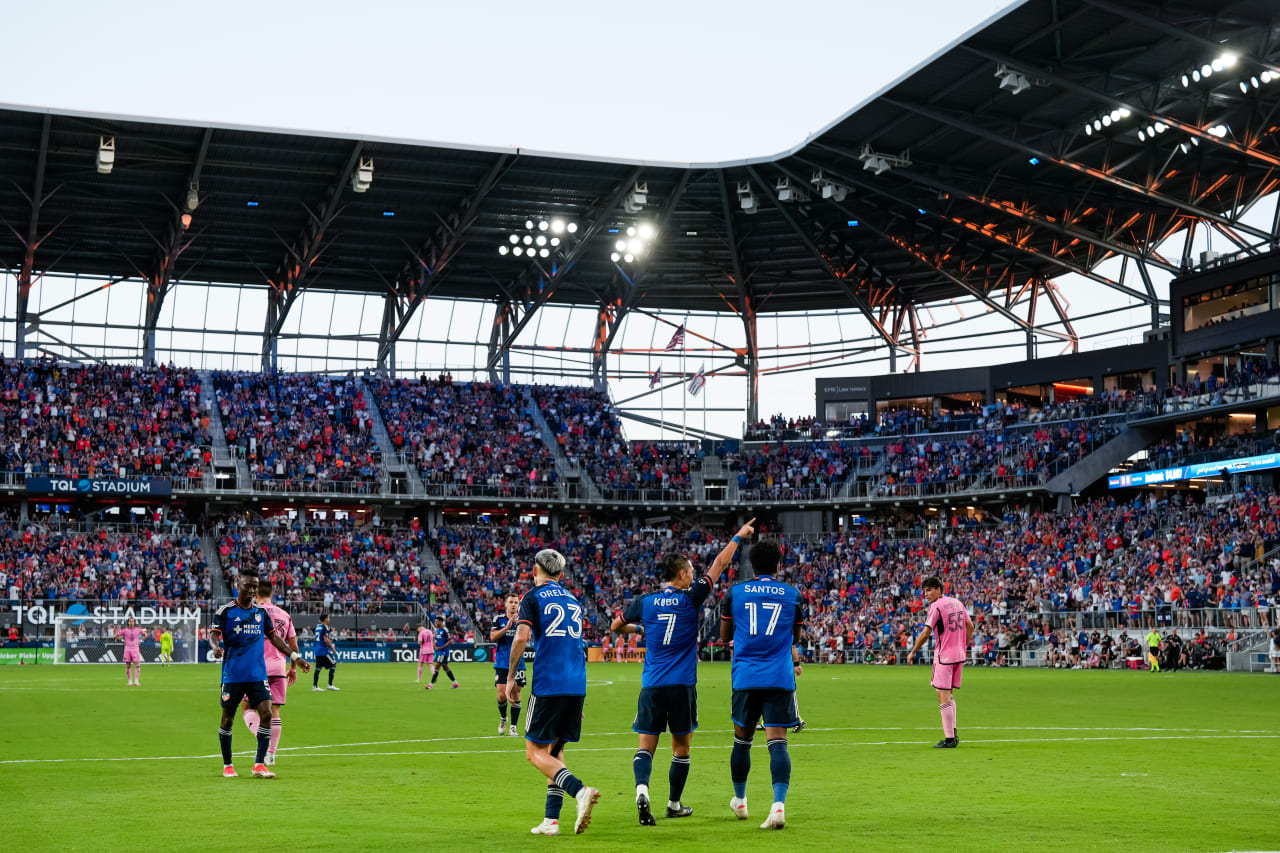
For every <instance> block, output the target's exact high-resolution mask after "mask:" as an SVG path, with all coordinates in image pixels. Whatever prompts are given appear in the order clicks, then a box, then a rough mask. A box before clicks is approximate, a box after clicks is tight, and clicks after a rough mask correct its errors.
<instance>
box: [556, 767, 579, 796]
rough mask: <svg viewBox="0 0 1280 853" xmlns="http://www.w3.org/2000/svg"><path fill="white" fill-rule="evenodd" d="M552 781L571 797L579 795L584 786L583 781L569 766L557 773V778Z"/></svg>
mask: <svg viewBox="0 0 1280 853" xmlns="http://www.w3.org/2000/svg"><path fill="white" fill-rule="evenodd" d="M552 781H553V783H554V784H555V785H556V786H557V787H559V788H561V789H563V790H564V792H565V793H566V794H568V795H569V796H571V797H576V796H578V792H579V791H581V790H582V788H583V785H582V782H580V781H579V780H578V777H577V776H574V775H573V774H572V773H570V772H569V768H567V767H566V768H564V769H563V770H561V771H560V772H559V773H557V774H556V778H555V779H554V780H552Z"/></svg>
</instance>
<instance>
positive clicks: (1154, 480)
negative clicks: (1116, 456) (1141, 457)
mask: <svg viewBox="0 0 1280 853" xmlns="http://www.w3.org/2000/svg"><path fill="white" fill-rule="evenodd" d="M1269 468H1280V453H1267V454H1264V455H1262V456H1245V457H1243V458H1241V459H1223V460H1221V461H1218V462H1200V463H1197V464H1195V465H1183V466H1182V467H1180V468H1161V469H1160V470H1159V471H1139V472H1137V473H1135V474H1121V475H1119V476H1117V477H1108V478H1107V488H1108V489H1127V488H1132V487H1134V486H1154V485H1156V484H1158V483H1173V482H1176V481H1178V480H1194V479H1197V478H1198V477H1215V476H1217V475H1219V474H1222V473H1224V472H1225V473H1227V474H1246V473H1248V472H1250V471H1265V470H1267V469H1269Z"/></svg>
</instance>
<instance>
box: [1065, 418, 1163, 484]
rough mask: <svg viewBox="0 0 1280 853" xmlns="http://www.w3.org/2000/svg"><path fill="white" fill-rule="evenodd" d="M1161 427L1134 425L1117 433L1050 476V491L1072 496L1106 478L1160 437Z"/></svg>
mask: <svg viewBox="0 0 1280 853" xmlns="http://www.w3.org/2000/svg"><path fill="white" fill-rule="evenodd" d="M1160 432H1161V430H1160V428H1159V427H1154V426H1131V427H1130V428H1129V429H1126V430H1124V431H1123V432H1121V433H1120V434H1119V435H1118V436H1116V437H1115V438H1113V439H1111V440H1110V441H1108V442H1107V443H1106V444H1104V445H1102V446H1101V447H1099V448H1098V449H1097V450H1095V451H1093V452H1092V453H1090V454H1089V455H1088V456H1086V457H1084V458H1083V459H1081V460H1080V461H1079V462H1077V463H1076V464H1074V465H1072V466H1071V467H1069V468H1067V469H1066V470H1065V471H1063V472H1062V473H1060V474H1058V475H1056V476H1054V477H1051V478H1050V479H1049V482H1048V483H1046V484H1045V488H1047V489H1048V490H1049V492H1050V493H1053V494H1060V495H1070V494H1072V493H1073V492H1078V491H1080V490H1081V489H1083V488H1084V487H1086V486H1088V485H1090V484H1091V483H1094V482H1095V481H1097V480H1099V479H1101V478H1102V477H1105V476H1106V475H1107V472H1108V471H1110V470H1111V469H1112V468H1114V467H1116V466H1117V465H1119V464H1120V463H1121V462H1123V461H1125V460H1126V459H1128V458H1129V457H1130V456H1132V455H1133V454H1135V453H1137V452H1138V451H1139V450H1142V449H1143V448H1145V447H1148V446H1149V445H1150V444H1151V443H1152V442H1153V441H1155V440H1156V439H1157V438H1158V437H1159V436H1160Z"/></svg>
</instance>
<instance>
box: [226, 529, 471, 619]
mask: <svg viewBox="0 0 1280 853" xmlns="http://www.w3.org/2000/svg"><path fill="white" fill-rule="evenodd" d="M375 522H376V523H371V524H368V525H365V526H363V527H356V526H355V525H354V524H353V523H350V522H329V523H328V524H327V525H326V526H321V527H317V526H303V525H302V524H301V523H299V522H297V521H290V520H289V519H286V518H281V517H277V518H273V519H264V520H255V521H250V520H246V519H234V520H230V521H227V522H220V523H219V524H218V526H217V528H216V529H215V531H214V534H213V535H214V536H215V542H216V543H217V547H218V557H219V559H220V560H221V562H222V566H223V569H224V570H225V571H226V576H227V581H228V583H229V584H234V581H235V578H236V576H237V575H238V574H239V572H240V571H242V570H252V571H253V572H255V573H257V574H258V575H259V576H261V577H266V578H270V579H271V581H272V582H273V583H275V584H276V585H277V590H278V592H279V594H280V595H281V596H282V597H283V598H284V600H285V601H286V602H289V603H300V602H315V603H318V604H319V605H320V606H321V607H323V608H324V610H326V611H331V612H336V613H377V612H380V611H384V610H386V609H388V608H387V606H386V605H387V602H417V603H419V604H423V605H427V606H430V605H432V604H433V603H434V602H435V601H437V600H439V599H440V598H441V597H442V596H443V597H445V598H447V594H446V590H444V589H443V585H442V584H440V583H438V582H437V583H436V585H435V586H434V588H433V585H432V578H431V577H430V576H429V575H428V574H427V573H426V572H424V571H423V568H422V560H421V551H422V546H423V544H424V541H425V539H424V536H423V534H422V531H421V529H420V528H419V527H418V525H417V523H416V521H415V522H412V523H411V524H410V525H409V526H408V527H389V526H387V527H384V526H383V525H382V523H381V519H378V518H376V517H375ZM286 606H287V605H286Z"/></svg>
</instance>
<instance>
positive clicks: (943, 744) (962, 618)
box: [907, 577, 973, 749]
mask: <svg viewBox="0 0 1280 853" xmlns="http://www.w3.org/2000/svg"><path fill="white" fill-rule="evenodd" d="M924 597H925V598H926V599H927V600H928V602H929V615H928V616H927V617H925V625H924V630H923V631H921V632H920V635H919V636H918V637H916V642H915V645H913V646H912V647H911V651H910V652H909V653H908V654H907V663H911V662H912V661H913V660H915V656H916V652H918V651H920V647H921V646H923V645H924V644H925V642H926V641H927V640H928V639H929V635H930V634H936V635H937V637H936V639H935V640H934V642H933V679H932V680H931V682H930V683H931V684H932V685H933V689H934V690H937V691H938V710H939V711H940V712H941V713H942V734H943V739H942V740H940V741H938V742H937V743H935V744H934V745H933V746H934V748H935V749H955V748H956V747H957V746H959V745H960V738H959V736H958V735H957V734H956V700H955V696H954V694H952V692H951V691H953V690H959V689H960V676H961V674H963V672H964V659H965V655H966V654H967V653H968V649H969V646H970V645H971V644H972V643H973V620H972V619H970V618H969V614H968V613H967V612H965V609H964V605H963V604H961V603H960V601H959V599H956V598H952V597H951V596H949V595H943V594H942V581H941V580H939V579H938V578H936V577H928V578H925V581H924Z"/></svg>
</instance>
